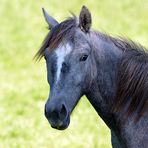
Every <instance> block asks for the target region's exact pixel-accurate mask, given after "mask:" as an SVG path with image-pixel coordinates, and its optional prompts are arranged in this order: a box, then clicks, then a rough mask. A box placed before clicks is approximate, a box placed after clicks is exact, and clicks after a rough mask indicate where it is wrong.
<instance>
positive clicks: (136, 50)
mask: <svg viewBox="0 0 148 148" xmlns="http://www.w3.org/2000/svg"><path fill="white" fill-rule="evenodd" d="M110 39H111V40H112V42H113V43H114V44H115V45H116V46H117V47H118V48H120V49H122V50H123V56H122V59H121V61H120V63H119V71H118V86H117V95H116V98H115V103H114V105H113V108H112V109H113V112H114V113H117V112H119V111H121V110H123V109H124V108H125V106H127V110H126V113H125V116H126V117H128V116H130V115H132V114H133V113H135V112H137V115H136V120H139V119H140V117H141V116H142V115H143V114H144V113H145V112H147V111H148V51H147V49H146V48H144V47H143V46H141V45H140V44H137V43H135V42H133V41H132V40H127V39H124V38H117V39H114V38H112V37H111V38H110Z"/></svg>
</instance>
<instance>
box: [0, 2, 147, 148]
mask: <svg viewBox="0 0 148 148" xmlns="http://www.w3.org/2000/svg"><path fill="white" fill-rule="evenodd" d="M82 5H86V6H87V7H88V8H89V9H90V11H91V13H92V18H93V28H94V29H97V30H100V31H105V32H107V33H110V34H112V35H123V36H127V37H130V38H131V39H133V40H134V41H137V42H139V43H141V44H143V45H144V46H146V47H148V1H147V0H118V1H117V0H81V1H80V0H71V1H70V0H62V1H60V0H40V1H39V0H38V1H37V0H28V1H26V0H12V1H10V0H0V148H47V147H48V148H110V147H111V142H110V131H109V129H108V128H107V127H106V125H105V124H104V123H103V121H102V120H101V119H100V118H98V115H97V113H96V112H95V110H94V109H93V107H92V106H91V105H90V104H89V102H88V101H87V99H86V98H85V97H83V98H82V99H81V101H80V103H79V104H78V106H77V107H76V109H75V111H74V112H73V114H72V116H71V124H70V126H69V128H68V129H66V130H65V131H57V130H55V129H52V128H51V127H50V126H49V124H48V122H47V120H46V119H45V117H44V104H45V102H46V99H47V97H48V94H49V86H48V84H47V81H46V69H45V62H44V60H43V59H42V60H41V61H40V62H39V63H36V62H35V61H34V60H33V56H34V55H35V53H36V52H37V50H38V49H39V47H40V45H41V42H42V41H43V38H44V37H45V35H46V33H47V32H48V30H47V29H46V26H47V25H46V23H45V21H44V18H43V15H42V11H41V8H42V7H45V8H46V10H47V11H48V12H49V14H50V15H52V16H54V17H55V18H56V19H57V20H58V21H62V20H64V19H65V18H66V17H68V16H70V13H69V12H70V11H72V12H74V13H75V14H76V15H78V14H79V11H80V9H81V6H82Z"/></svg>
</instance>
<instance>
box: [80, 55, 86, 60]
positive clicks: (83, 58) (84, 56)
mask: <svg viewBox="0 0 148 148" xmlns="http://www.w3.org/2000/svg"><path fill="white" fill-rule="evenodd" d="M87 57H88V55H87V54H84V55H82V56H81V58H80V61H86V59H87Z"/></svg>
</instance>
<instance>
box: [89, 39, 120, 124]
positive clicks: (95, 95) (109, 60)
mask: <svg viewBox="0 0 148 148" xmlns="http://www.w3.org/2000/svg"><path fill="white" fill-rule="evenodd" d="M92 48H95V49H93V50H94V57H95V61H96V62H95V63H96V68H97V78H96V80H94V81H93V83H92V85H91V87H90V89H89V91H88V93H87V94H86V96H87V98H88V99H89V101H90V102H91V104H92V105H93V107H94V108H95V110H96V111H97V113H98V114H99V115H100V116H101V117H102V118H103V120H105V122H106V123H107V122H108V121H107V120H108V118H109V117H110V116H111V107H112V105H113V103H114V99H115V96H116V90H117V73H118V65H119V62H120V59H121V57H122V50H121V49H118V48H117V47H116V46H115V45H114V44H113V43H112V42H107V41H105V40H104V39H102V38H99V37H97V38H96V37H95V36H94V38H93V46H92ZM107 124H108V123H107Z"/></svg>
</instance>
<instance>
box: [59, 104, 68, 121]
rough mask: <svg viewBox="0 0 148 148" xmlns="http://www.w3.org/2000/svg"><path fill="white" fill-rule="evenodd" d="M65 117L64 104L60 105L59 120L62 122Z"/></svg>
mask: <svg viewBox="0 0 148 148" xmlns="http://www.w3.org/2000/svg"><path fill="white" fill-rule="evenodd" d="M66 116H67V109H66V107H65V105H64V104H62V107H61V111H60V119H61V120H63V119H65V118H66Z"/></svg>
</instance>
